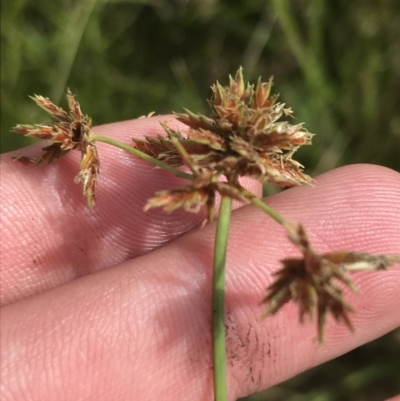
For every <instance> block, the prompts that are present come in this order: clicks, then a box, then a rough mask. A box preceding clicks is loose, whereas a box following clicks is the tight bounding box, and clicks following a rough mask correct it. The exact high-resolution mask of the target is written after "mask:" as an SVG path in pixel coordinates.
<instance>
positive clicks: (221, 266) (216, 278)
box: [212, 196, 232, 401]
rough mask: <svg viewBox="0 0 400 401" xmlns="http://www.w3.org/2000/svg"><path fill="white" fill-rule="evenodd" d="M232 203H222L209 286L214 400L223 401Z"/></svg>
mask: <svg viewBox="0 0 400 401" xmlns="http://www.w3.org/2000/svg"><path fill="white" fill-rule="evenodd" d="M231 205H232V200H231V198H228V197H227V196H223V197H222V199H221V206H220V209H219V215H218V222H217V233H216V235H215V248H214V270H213V286H212V333H213V360H214V400H215V401H226V400H227V388H226V350H225V264H226V250H227V245H228V231H229V222H230V218H231Z"/></svg>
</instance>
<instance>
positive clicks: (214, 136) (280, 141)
mask: <svg viewBox="0 0 400 401" xmlns="http://www.w3.org/2000/svg"><path fill="white" fill-rule="evenodd" d="M271 87H272V79H270V80H269V81H268V82H263V81H262V80H261V79H259V80H258V83H257V84H256V85H255V86H254V85H251V84H249V83H247V84H245V81H244V78H243V72H242V69H241V68H240V69H239V70H238V72H237V73H236V75H235V77H234V78H232V77H230V80H229V86H226V87H223V86H222V85H220V84H219V83H218V82H217V83H216V84H215V85H213V86H212V91H213V96H212V98H211V100H209V104H210V106H211V115H210V116H209V117H207V116H204V115H201V114H195V113H192V112H190V111H189V110H186V112H185V113H182V114H178V113H176V117H177V119H178V120H179V121H181V122H182V123H184V124H185V125H186V126H187V127H188V129H187V130H186V132H185V133H184V134H183V133H182V132H181V131H179V130H174V129H172V128H170V127H169V126H168V125H167V124H165V123H164V124H163V127H164V129H165V132H166V133H167V137H164V136H158V137H156V138H153V137H146V138H145V139H133V141H134V144H135V147H136V148H137V149H139V150H141V151H142V152H144V153H147V154H149V155H151V156H153V157H155V158H157V159H159V160H161V161H163V162H165V163H167V164H170V165H173V166H176V167H178V166H181V165H186V166H187V167H189V168H190V170H191V171H192V173H193V176H194V179H193V181H192V182H191V183H190V184H189V185H187V186H184V187H181V188H177V189H174V190H168V191H161V192H159V193H158V194H157V196H156V197H154V198H152V199H151V200H150V201H149V202H148V204H147V206H146V208H150V207H164V209H166V210H167V211H171V210H174V209H175V208H177V207H181V206H183V207H184V208H186V209H187V210H194V211H197V210H198V209H199V208H200V207H201V206H203V205H206V206H207V207H208V211H209V212H208V219H209V220H211V219H212V216H213V205H214V199H215V193H216V192H218V193H220V194H221V195H227V196H230V197H232V198H234V199H239V200H242V201H243V200H249V199H250V198H251V197H252V196H253V194H251V193H249V192H248V191H246V190H245V189H244V188H243V187H242V186H241V185H240V183H239V178H240V177H243V176H247V177H252V178H255V179H257V180H259V181H260V182H262V183H272V184H275V185H278V186H283V187H290V186H294V185H299V184H310V183H312V179H311V177H309V176H308V175H306V174H304V173H303V171H302V166H301V164H300V163H298V162H297V161H295V160H294V159H293V155H294V153H295V152H296V151H297V149H298V148H299V147H300V146H302V145H308V144H310V143H311V138H312V134H310V133H309V132H307V131H306V130H305V129H304V127H303V125H302V124H297V125H292V124H290V123H289V122H288V121H281V117H282V116H285V117H291V116H292V110H291V109H290V108H286V107H285V104H284V103H279V102H277V99H278V96H277V95H272V94H271ZM220 177H222V178H223V180H221V179H220Z"/></svg>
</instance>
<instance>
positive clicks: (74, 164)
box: [0, 116, 261, 304]
mask: <svg viewBox="0 0 400 401" xmlns="http://www.w3.org/2000/svg"><path fill="white" fill-rule="evenodd" d="M160 120H162V121H168V122H169V123H170V126H171V127H176V126H180V127H181V128H182V124H181V125H179V123H178V122H177V121H176V120H175V119H174V118H173V117H172V116H160V117H157V118H147V119H139V120H134V121H126V122H122V123H117V124H108V125H103V126H100V127H97V128H95V129H94V131H95V132H96V133H97V134H100V135H106V136H111V137H114V138H117V139H119V140H120V141H122V142H124V143H128V144H129V143H130V142H131V138H132V137H133V136H143V135H150V136H155V135H159V134H163V129H162V128H161V126H160V124H159V122H160ZM42 146H43V145H35V146H34V147H30V148H25V149H23V150H21V151H19V152H17V153H13V154H7V155H3V156H2V158H1V169H2V176H3V179H2V180H1V189H0V194H1V195H0V196H1V204H2V209H3V210H2V219H1V230H2V241H1V243H0V247H1V248H0V251H1V255H2V269H1V275H2V277H1V279H2V287H3V288H2V293H1V303H2V304H7V303H10V302H14V301H17V300H19V299H21V298H24V297H27V296H30V295H33V294H36V293H39V292H43V291H45V290H47V289H50V288H53V287H55V286H57V285H60V284H63V283H65V282H67V281H69V280H72V279H74V278H76V277H79V276H83V275H86V274H88V273H91V272H94V271H96V270H101V269H103V268H105V267H108V266H112V265H115V264H117V263H120V262H122V261H124V260H127V259H130V258H134V257H137V256H139V255H142V254H144V253H146V252H148V251H150V250H152V249H154V248H156V247H158V246H161V245H163V244H165V243H167V242H168V241H170V240H171V239H173V238H176V237H179V236H180V235H182V234H183V233H185V232H187V231H189V230H191V229H193V227H196V226H198V225H199V224H200V223H201V222H202V221H203V220H204V218H205V214H204V213H200V214H197V215H196V214H193V213H188V212H185V211H182V210H178V211H176V212H174V213H171V214H166V213H165V212H163V211H162V210H159V209H152V210H150V211H149V212H147V213H144V212H143V207H144V205H145V204H146V201H147V200H148V199H149V198H151V197H152V196H154V193H155V192H156V191H158V190H161V189H168V188H173V187H177V186H179V185H183V184H186V183H187V181H185V180H182V179H179V178H177V177H175V176H173V175H172V174H169V173H166V172H165V171H161V170H156V169H154V166H153V165H151V164H150V163H148V162H144V161H143V160H141V159H139V158H137V157H134V156H132V155H129V154H127V153H125V152H123V151H121V150H120V149H116V148H113V147H110V146H108V145H105V144H102V143H98V145H97V146H98V150H99V155H100V163H101V170H100V176H99V184H98V190H97V204H96V206H95V208H94V209H93V210H88V209H87V208H86V206H85V201H84V199H83V196H82V189H81V186H80V185H75V184H74V183H73V181H74V177H75V176H76V175H77V174H78V168H79V158H80V155H79V153H78V152H70V153H69V154H68V155H67V156H65V157H64V158H62V159H61V160H59V161H57V162H55V163H54V164H51V165H49V166H40V167H33V166H27V165H24V164H22V163H16V162H13V161H12V159H11V157H12V156H15V155H16V154H17V155H21V154H24V155H29V156H31V155H35V156H38V155H39V154H40V149H39V147H42ZM243 185H245V186H246V187H248V188H249V189H250V190H251V191H253V192H255V193H256V194H260V191H261V185H260V184H258V183H256V182H255V181H253V180H245V181H244V182H243ZM236 206H238V204H236Z"/></svg>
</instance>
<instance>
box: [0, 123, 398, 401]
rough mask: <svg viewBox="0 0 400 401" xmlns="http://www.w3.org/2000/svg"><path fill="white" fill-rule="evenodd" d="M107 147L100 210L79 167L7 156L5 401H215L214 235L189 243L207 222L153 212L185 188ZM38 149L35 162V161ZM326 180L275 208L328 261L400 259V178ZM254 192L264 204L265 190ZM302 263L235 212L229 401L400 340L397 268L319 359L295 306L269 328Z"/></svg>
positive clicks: (132, 130) (378, 282)
mask: <svg viewBox="0 0 400 401" xmlns="http://www.w3.org/2000/svg"><path fill="white" fill-rule="evenodd" d="M165 118H166V117H162V119H165ZM159 119H160V118H158V119H157V118H150V119H142V120H136V121H131V122H124V123H118V124H110V125H105V126H101V127H97V129H96V130H95V132H96V133H98V134H104V135H110V136H116V137H118V138H119V139H120V140H123V141H125V142H128V141H129V138H130V137H131V136H132V135H133V134H134V135H138V134H143V133H146V134H149V133H150V132H151V134H154V135H156V134H158V133H162V129H161V127H159V125H158V121H157V120H159ZM103 147H104V145H103V144H98V148H99V153H100V161H101V174H100V183H99V187H98V191H97V199H98V201H97V204H96V207H95V208H94V209H93V210H87V209H86V207H85V201H84V200H83V199H82V195H81V188H80V187H79V186H74V185H72V184H71V182H72V181H73V177H74V176H75V175H76V174H77V165H78V163H79V162H78V158H79V155H78V154H70V155H68V156H67V157H65V158H63V159H61V160H60V161H58V162H56V163H55V164H52V165H50V166H41V167H37V168H32V167H27V166H24V165H23V164H22V163H14V162H12V161H11V156H10V155H9V154H7V155H3V156H2V159H1V168H2V176H3V177H2V178H3V179H2V180H1V198H2V200H1V204H2V219H1V224H2V227H1V232H2V241H1V243H0V246H1V255H2V262H1V264H2V266H1V268H2V269H1V275H2V277H1V281H2V292H1V301H2V305H3V308H2V322H1V323H2V325H1V328H2V336H1V341H2V347H1V352H2V357H1V364H2V369H1V375H2V380H1V386H2V392H1V394H2V396H3V397H4V400H10V401H11V400H20V399H32V400H41V401H46V400H60V401H62V400H70V399H85V400H96V401H101V400H134V399H140V400H154V399H156V400H158V399H159V400H166V401H168V400H181V399H182V400H186V399H190V400H212V358H211V299H210V295H211V270H212V255H213V238H214V231H215V226H214V224H209V225H207V226H206V227H205V228H203V229H199V230H194V231H192V232H189V231H190V230H191V229H192V228H193V227H195V226H196V225H198V224H199V223H200V222H201V221H202V220H203V218H204V215H193V214H189V213H185V212H183V211H177V212H174V213H172V214H170V215H168V214H165V213H164V212H163V211H161V210H158V209H153V210H150V211H149V212H147V213H143V212H142V208H143V206H144V204H145V201H146V200H147V199H148V198H149V197H151V196H152V195H153V194H154V192H155V191H156V190H158V189H165V188H167V187H172V186H176V185H177V184H178V183H179V182H181V180H180V179H178V178H175V177H170V175H169V174H168V173H165V172H164V171H159V170H157V171H156V170H154V168H153V166H151V165H149V164H147V163H146V162H143V161H141V160H139V159H137V158H135V157H132V156H130V155H128V154H125V153H123V152H121V151H120V150H118V149H114V148H110V147H104V148H103ZM35 148H36V149H35ZM31 149H33V150H32V152H33V153H35V154H37V152H38V149H37V146H35V147H33V148H31ZM30 151H31V150H28V149H24V154H26V153H27V152H30ZM316 180H317V184H316V186H315V187H312V188H310V187H296V188H292V189H290V190H287V191H285V192H284V193H281V194H278V195H275V196H272V197H270V198H268V199H267V202H268V203H269V204H270V205H272V206H273V207H274V208H276V209H277V210H278V211H279V212H280V213H281V214H282V215H283V216H285V217H286V218H287V219H288V220H289V221H291V222H293V223H296V222H301V223H303V224H304V225H305V227H306V228H307V231H308V233H309V235H310V237H311V239H312V241H313V244H314V246H315V248H316V249H317V250H318V251H319V252H328V251H332V250H337V249H349V250H354V251H367V252H370V253H385V254H390V253H399V251H400V248H399V244H400V230H399V227H400V202H399V199H400V175H399V174H398V173H396V172H394V171H392V170H389V169H386V168H382V167H377V166H368V165H356V166H348V167H343V168H340V169H337V170H334V171H331V172H329V173H326V174H323V175H321V176H319V177H317V179H316ZM247 187H248V188H250V189H252V190H253V191H255V192H256V193H259V192H260V187H259V186H257V185H256V184H255V183H254V182H248V183H247ZM177 237H180V238H178V239H175V238H177ZM168 242H169V243H168ZM167 243H168V244H167ZM163 244H164V246H163V247H160V248H158V249H154V248H156V247H159V246H160V245H163ZM153 249H154V250H153ZM295 252H296V251H295V249H294V248H293V247H292V246H291V244H290V243H289V241H287V240H286V238H285V233H284V232H283V230H282V228H281V227H280V226H278V225H277V224H276V223H275V222H274V221H272V220H271V219H269V218H268V217H267V216H265V215H264V214H263V213H262V212H261V211H260V210H259V209H257V208H256V207H254V206H252V205H249V206H245V207H242V208H240V209H238V210H236V211H235V212H234V213H233V215H232V224H231V229H230V234H229V249H228V260H227V288H226V314H227V323H226V324H227V347H228V352H227V357H228V360H227V372H228V387H229V397H230V399H232V400H234V399H236V398H237V397H239V396H243V395H246V394H249V393H253V392H255V391H259V390H262V389H264V388H267V387H269V386H271V385H273V384H275V383H278V382H280V381H282V380H285V379H287V378H289V377H291V376H293V375H295V374H296V373H298V372H300V371H303V370H305V369H308V368H310V367H312V366H315V365H318V364H320V363H322V362H324V361H326V360H328V359H331V358H334V357H336V356H338V355H340V354H342V353H344V352H347V351H348V350H350V349H352V348H355V347H357V346H359V345H361V344H363V343H366V342H368V341H371V340H372V339H374V338H376V337H379V336H381V335H383V334H384V333H386V332H388V331H390V330H392V329H394V328H396V327H398V326H400V315H399V313H398V305H399V303H400V269H399V266H397V267H394V268H392V269H390V270H388V271H386V272H372V273H359V274H356V275H354V276H353V277H354V278H355V282H356V284H357V285H358V287H359V289H360V292H361V295H356V294H350V293H349V294H347V299H348V300H349V302H350V304H351V305H352V306H353V307H354V309H355V310H356V313H355V314H354V315H353V316H352V321H353V324H354V327H355V331H356V332H355V334H351V333H349V332H348V330H347V328H346V327H344V326H340V325H337V324H335V323H332V322H331V321H329V322H328V325H327V334H326V341H325V344H324V345H323V347H322V348H319V347H318V343H317V340H316V330H315V327H314V325H313V324H309V323H307V324H305V325H303V326H299V323H298V318H297V310H296V307H295V306H294V305H292V304H288V305H287V306H285V308H284V309H283V310H282V311H281V312H279V313H278V314H277V315H276V316H274V317H269V318H268V319H266V320H261V319H260V316H261V313H262V307H261V306H260V305H259V302H260V300H261V299H262V298H263V296H264V295H265V287H267V286H268V285H269V283H270V282H271V281H272V276H271V273H272V272H274V271H276V270H277V269H279V267H280V266H279V260H280V259H282V258H284V257H288V256H291V255H294V253H295ZM81 276H85V277H81ZM371 363H373V361H371Z"/></svg>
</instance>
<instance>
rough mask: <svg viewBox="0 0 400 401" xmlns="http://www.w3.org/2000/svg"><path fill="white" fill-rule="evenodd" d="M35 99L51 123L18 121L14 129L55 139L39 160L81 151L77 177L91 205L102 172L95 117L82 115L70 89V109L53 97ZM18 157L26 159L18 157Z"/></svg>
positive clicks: (36, 96)
mask: <svg viewBox="0 0 400 401" xmlns="http://www.w3.org/2000/svg"><path fill="white" fill-rule="evenodd" d="M32 99H33V100H34V102H35V103H36V104H37V105H38V106H40V107H41V108H42V109H44V110H45V111H47V112H48V113H49V114H50V116H51V118H52V120H53V122H52V124H51V125H17V126H16V127H14V128H13V132H15V133H17V134H22V135H25V136H30V137H36V138H40V139H46V140H50V141H51V142H52V143H51V144H50V145H49V146H46V147H45V148H43V154H42V155H41V157H39V158H38V159H36V160H33V159H31V160H32V161H33V162H35V163H36V164H49V163H52V162H54V161H55V160H57V159H59V158H61V157H63V156H64V155H65V154H67V153H68V152H69V151H70V150H78V151H80V152H81V153H82V157H81V164H80V171H79V174H78V176H77V179H78V181H81V182H82V183H83V193H84V196H85V197H86V199H87V203H88V206H89V207H91V206H93V205H94V196H95V187H96V183H97V175H98V173H99V158H98V155H97V150H96V147H95V144H94V142H93V141H92V140H91V139H90V132H91V128H92V121H91V119H90V118H89V117H88V116H85V115H83V113H82V111H81V107H80V105H79V103H78V102H77V101H76V99H75V96H74V95H73V94H72V93H71V91H70V90H69V89H68V92H67V100H68V108H69V113H68V112H66V111H65V110H63V109H62V108H61V107H58V106H56V105H55V104H54V103H53V102H51V101H50V99H48V98H46V97H43V96H38V95H35V96H34V97H32ZM16 160H20V161H21V160H24V159H23V158H21V157H19V158H16Z"/></svg>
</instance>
